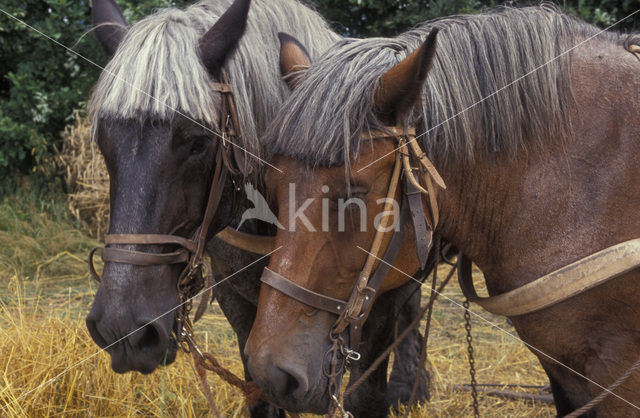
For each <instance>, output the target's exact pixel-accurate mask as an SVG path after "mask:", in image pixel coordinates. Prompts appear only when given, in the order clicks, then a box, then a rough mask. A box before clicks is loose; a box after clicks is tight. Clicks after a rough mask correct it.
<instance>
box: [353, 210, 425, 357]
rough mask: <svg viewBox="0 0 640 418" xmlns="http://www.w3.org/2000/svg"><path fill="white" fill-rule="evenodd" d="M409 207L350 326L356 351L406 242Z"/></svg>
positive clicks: (401, 211)
mask: <svg viewBox="0 0 640 418" xmlns="http://www.w3.org/2000/svg"><path fill="white" fill-rule="evenodd" d="M408 207H409V205H408V204H404V205H402V208H401V209H400V229H398V230H396V231H394V232H393V235H392V236H391V240H390V241H389V245H388V246H387V249H386V250H385V252H384V255H383V256H382V261H381V262H380V263H379V264H378V267H377V268H376V270H375V271H374V272H373V274H372V275H371V279H370V280H369V283H368V284H367V287H366V288H365V292H367V293H368V294H367V296H365V298H364V302H363V303H362V308H361V312H362V313H361V315H360V316H359V317H358V318H356V319H355V320H352V323H351V324H350V325H351V326H350V327H349V346H350V347H351V348H352V349H353V350H355V351H358V349H359V346H360V341H361V340H362V326H363V325H364V323H365V321H366V320H367V318H368V317H369V313H370V312H371V308H372V306H373V302H374V300H375V297H376V294H377V293H378V290H379V289H380V286H382V283H383V282H384V279H386V277H387V275H388V274H389V270H391V266H392V265H393V262H394V261H395V259H396V258H397V257H398V253H399V252H400V247H401V246H402V241H403V240H404V236H405V234H406V232H407V227H408V223H409V208H408ZM427 253H428V252H427Z"/></svg>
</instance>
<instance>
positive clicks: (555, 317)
mask: <svg viewBox="0 0 640 418" xmlns="http://www.w3.org/2000/svg"><path fill="white" fill-rule="evenodd" d="M432 29H439V33H438V36H437V48H436V42H435V33H436V32H435V31H434V32H432V33H433V35H432V36H430V37H429V38H428V39H427V40H426V41H425V39H426V38H427V34H429V33H430V32H431V31H432ZM625 39H627V38H626V37H625V36H624V35H621V34H617V33H612V32H604V33H601V32H600V31H599V30H598V29H597V28H595V27H592V26H590V25H588V24H586V23H584V22H582V21H579V20H577V19H574V18H572V17H570V16H567V15H565V14H563V13H561V12H559V11H558V10H556V9H554V8H552V7H549V6H542V7H531V8H521V9H511V8H506V9H498V10H494V11H492V12H490V13H486V14H481V15H471V16H461V17H460V16H458V17H454V18H443V19H439V20H436V21H433V22H429V23H427V24H425V25H423V26H421V27H419V28H417V29H414V30H412V31H410V32H407V33H405V34H402V35H400V36H398V37H397V38H394V39H381V38H377V39H366V40H353V39H347V40H343V41H339V42H338V43H337V44H336V45H334V46H333V47H332V48H331V49H329V51H327V52H326V53H325V54H323V55H322V57H321V58H320V59H319V60H318V61H317V62H314V63H311V60H310V58H309V57H308V56H307V55H306V54H304V50H303V49H302V48H301V47H300V45H299V44H298V43H297V42H295V41H288V42H285V43H284V44H283V45H282V48H281V58H280V59H281V68H282V70H283V71H284V72H285V74H288V75H289V76H288V79H289V80H291V81H292V83H291V84H292V88H293V90H294V91H293V94H292V96H290V98H289V99H288V100H287V101H286V102H285V104H284V106H283V107H282V109H281V110H280V113H279V115H278V117H276V118H275V119H274V122H273V124H272V127H271V128H270V130H269V131H268V134H267V135H266V137H265V138H264V141H265V144H266V145H267V146H268V147H270V149H271V150H272V151H274V152H275V153H278V154H280V155H279V156H277V157H276V158H275V159H274V164H275V166H276V167H278V168H279V169H280V170H281V171H282V172H283V174H281V173H280V172H277V171H275V170H270V171H269V172H268V174H267V178H266V183H267V188H268V190H269V191H270V193H271V194H272V195H273V196H275V199H276V200H277V202H278V209H279V213H280V222H281V223H282V224H283V225H284V227H285V228H284V229H283V230H279V231H278V234H277V237H276V245H277V246H282V249H281V250H280V251H278V253H277V254H274V256H273V257H272V258H271V260H270V263H269V270H271V273H268V274H267V272H268V271H267V270H265V273H263V277H264V278H267V276H269V277H273V276H274V275H279V276H281V277H284V278H286V279H288V280H290V281H292V282H294V283H295V284H297V285H299V286H301V287H302V288H305V289H308V290H311V291H314V292H316V293H318V294H322V295H325V296H329V297H332V298H334V299H340V300H346V299H347V298H348V297H349V296H350V295H351V294H352V291H353V292H355V290H353V289H354V286H355V284H356V280H357V279H359V274H360V272H361V271H362V270H363V265H364V263H365V260H367V258H368V254H367V250H369V249H370V248H371V246H372V241H373V239H374V235H375V234H376V231H375V228H374V223H375V222H376V217H377V215H378V212H379V211H380V208H381V206H380V202H379V199H382V198H384V197H385V195H386V194H387V192H388V189H389V184H390V179H391V177H392V172H394V167H395V165H394V164H395V161H396V152H395V151H396V147H397V143H396V141H394V139H395V138H394V136H396V135H398V134H397V133H396V134H392V133H388V134H386V135H383V134H371V132H380V131H382V132H390V131H391V130H390V129H389V128H388V127H389V126H401V127H402V126H405V127H415V128H416V131H417V133H418V134H419V135H418V141H419V144H420V146H421V148H422V149H423V150H425V151H426V154H427V156H428V157H429V158H430V159H431V161H433V163H434V165H435V167H436V168H437V169H438V170H439V172H440V174H441V175H442V178H443V179H444V181H445V183H446V189H444V188H437V189H431V190H432V197H434V198H435V199H434V200H435V202H429V200H428V199H427V198H426V195H423V196H424V197H423V204H424V210H425V212H426V213H431V216H432V219H433V211H432V209H433V207H434V204H437V206H438V207H439V209H440V212H439V213H440V217H439V220H438V221H437V225H436V226H435V232H436V233H438V234H440V235H441V236H442V237H444V238H445V239H447V240H449V241H450V242H452V243H453V244H454V245H455V246H457V247H458V248H459V249H460V250H461V251H462V252H463V253H464V254H466V255H467V256H468V257H469V258H471V259H472V260H473V261H474V262H475V263H476V264H477V265H478V266H479V268H480V269H481V270H482V272H483V273H484V275H485V278H486V283H487V287H488V290H489V293H490V294H491V295H497V294H502V293H504V292H507V291H509V290H512V289H515V288H518V287H520V286H522V285H524V284H526V283H528V282H531V281H533V280H535V279H536V278H538V277H540V276H542V275H545V274H547V273H549V272H551V271H554V270H556V269H558V268H560V267H562V266H565V265H568V264H570V263H572V262H574V261H576V260H579V259H581V258H583V257H585V256H588V255H590V254H592V253H595V252H597V251H599V250H602V249H603V248H606V247H609V246H612V245H614V244H617V243H620V242H623V241H626V240H629V239H632V238H638V237H640V217H638V213H639V211H640V119H639V118H638V115H640V61H639V60H638V58H637V57H636V56H634V55H633V54H631V53H629V51H627V50H626V49H625V47H624V42H625ZM306 67H309V68H308V69H306V70H305V71H300V70H301V69H304V68H306ZM292 69H296V70H298V71H295V72H291V73H290V74H289V71H290V70H292ZM345 173H346V179H345ZM345 180H346V181H345ZM423 181H425V180H423ZM291 184H294V185H295V188H294V187H292V186H291ZM422 186H423V187H424V188H427V185H426V184H425V183H422ZM292 190H295V195H292V194H291V191H292ZM401 196H402V187H398V189H397V191H396V193H395V195H394V196H393V197H395V201H397V202H400V201H402V199H403V198H402V197H401ZM350 197H351V198H356V199H358V200H359V201H360V202H361V205H360V209H361V210H360V211H358V210H353V211H351V212H350V214H351V222H346V227H345V225H344V224H343V225H339V222H337V221H335V218H336V212H337V209H338V208H339V206H340V201H341V200H342V202H344V199H346V198H350ZM326 202H328V204H327V203H326ZM292 206H293V207H294V208H295V209H296V210H297V211H303V209H304V211H303V214H304V219H303V218H302V216H299V217H296V218H293V219H292V218H288V217H287V216H286V214H287V213H290V212H291V207H292ZM296 213H299V214H300V213H302V212H296ZM362 224H364V225H365V226H367V227H368V228H362V227H361V225H362ZM326 225H328V227H324V228H323V226H326ZM359 225H360V227H358V226H359ZM401 227H404V226H401ZM390 239H391V238H390V236H389V234H387V235H385V238H384V242H383V245H382V248H385V246H386V245H387V244H388V242H389V240H390ZM415 240H416V236H415V234H414V232H413V229H412V228H407V231H406V234H405V235H404V239H403V241H402V242H401V247H400V250H399V252H398V255H397V257H396V258H395V260H394V262H393V267H394V269H391V270H390V272H389V273H388V275H387V276H386V278H385V280H384V282H383V283H382V285H381V287H380V288H379V291H378V292H377V295H379V294H381V293H384V292H386V291H388V290H390V289H393V288H395V287H397V286H399V285H401V284H403V283H405V282H407V280H408V278H407V277H408V275H411V274H412V273H413V272H414V271H416V270H417V269H418V268H419V263H418V258H417V257H416V242H415ZM276 287H279V286H276ZM639 306H640V271H638V270H633V271H631V272H629V273H627V274H624V275H622V276H619V277H617V278H615V279H612V280H610V281H608V282H606V283H605V284H602V285H600V286H598V287H595V288H592V289H590V290H588V291H586V292H584V293H582V294H580V295H578V296H574V297H572V298H570V299H568V300H565V301H563V302H560V303H557V304H555V305H554V306H551V307H548V308H545V309H542V310H539V311H537V312H534V313H529V314H525V315H519V316H514V317H511V318H510V319H511V320H512V321H513V325H514V326H515V328H516V330H517V332H518V334H519V336H520V337H521V338H522V339H523V340H524V341H525V342H527V343H528V344H530V345H531V346H533V347H536V348H537V349H538V350H539V351H534V354H536V355H537V356H538V358H539V360H540V362H541V363H542V365H543V367H544V369H545V371H546V372H547V375H548V377H549V379H550V382H551V386H552V390H553V394H554V399H555V403H556V407H557V411H558V414H560V415H562V414H566V413H568V412H570V411H572V410H574V409H575V408H577V407H579V406H581V405H584V404H585V403H586V402H588V401H589V400H590V399H592V398H593V397H594V396H596V395H597V394H599V393H600V392H601V391H602V386H604V387H606V386H607V385H609V384H611V383H612V382H613V381H614V380H615V379H616V378H617V377H618V376H620V375H621V374H623V373H624V372H625V370H627V369H628V368H629V367H630V366H631V365H632V364H633V363H634V361H635V360H636V359H637V358H638V357H639V356H640V308H639ZM338 309H339V308H338ZM375 310H376V307H375V306H374V308H373V311H375ZM336 317H337V316H336V315H335V314H332V313H330V312H327V311H325V310H323V309H314V308H312V307H310V306H308V304H307V303H302V302H300V301H299V300H296V298H293V297H291V295H287V294H285V292H283V291H281V290H276V288H274V287H272V286H270V285H263V286H262V288H261V290H260V299H259V304H258V313H257V317H256V321H255V323H254V325H253V328H252V330H251V334H250V336H249V340H248V341H247V345H246V348H245V353H246V355H247V357H248V364H249V370H250V372H251V374H252V376H253V377H254V378H255V379H256V380H257V382H258V383H259V384H260V385H261V386H262V388H263V389H264V390H265V391H268V393H269V394H270V395H271V396H272V397H273V399H275V400H277V402H279V404H281V405H283V406H285V407H286V408H288V409H291V410H293V411H295V410H313V411H316V412H324V411H326V410H327V409H328V408H329V397H328V388H327V383H328V378H327V374H326V370H325V372H324V373H323V366H324V367H326V365H324V363H325V360H326V353H327V351H328V350H329V349H330V347H331V340H330V331H331V330H332V327H333V325H334V323H335V322H336ZM343 337H344V339H345V340H348V338H349V336H348V335H344V336H343ZM569 368H570V369H572V370H573V371H572V370H569ZM574 371H575V372H577V373H579V374H581V375H582V376H580V375H579V374H577V373H575V372H574ZM280 380H285V381H288V382H289V383H288V385H280V384H278V385H274V383H273V382H274V381H280ZM597 385H601V386H597ZM639 386H640V373H637V374H634V375H632V376H631V377H630V378H629V379H628V380H627V381H626V382H625V383H624V384H623V385H622V386H620V387H619V388H618V389H617V390H616V391H615V394H616V395H617V396H613V395H610V396H608V397H606V398H605V399H604V401H602V402H601V403H600V404H599V405H598V406H597V408H596V409H595V410H594V411H592V413H597V414H598V415H607V416H631V415H638V413H640V410H639V409H638V408H640V391H638V387H639ZM274 388H278V389H274ZM279 388H281V389H279Z"/></svg>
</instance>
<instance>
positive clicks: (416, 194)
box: [404, 176, 433, 270]
mask: <svg viewBox="0 0 640 418" xmlns="http://www.w3.org/2000/svg"><path fill="white" fill-rule="evenodd" d="M404 187H405V192H404V194H405V196H406V197H407V204H408V206H409V211H410V212H411V221H412V223H413V230H414V232H415V236H416V252H417V254H418V261H419V262H420V268H421V269H423V270H424V268H425V266H426V265H427V259H428V258H429V250H430V248H431V242H432V239H433V231H432V230H431V228H430V227H429V228H427V219H426V218H425V216H424V207H423V206H422V192H420V190H418V189H417V188H416V187H415V186H414V185H413V183H411V181H409V178H408V177H407V176H405V177H404Z"/></svg>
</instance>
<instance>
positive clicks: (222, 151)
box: [89, 71, 239, 338]
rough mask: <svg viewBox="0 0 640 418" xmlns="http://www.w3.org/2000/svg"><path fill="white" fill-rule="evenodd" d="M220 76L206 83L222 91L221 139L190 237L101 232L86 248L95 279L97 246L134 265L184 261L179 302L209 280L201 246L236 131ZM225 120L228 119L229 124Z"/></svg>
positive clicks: (108, 257) (111, 258)
mask: <svg viewBox="0 0 640 418" xmlns="http://www.w3.org/2000/svg"><path fill="white" fill-rule="evenodd" d="M222 80H223V81H224V82H223V83H215V82H212V83H210V87H211V90H212V91H215V92H219V93H221V94H222V95H223V100H222V109H221V114H220V116H221V117H220V134H221V136H222V142H221V143H220V144H219V145H218V149H217V151H216V157H215V159H216V161H215V169H214V170H215V171H214V174H213V179H212V181H211V187H210V190H209V197H208V200H207V206H206V209H205V213H204V216H203V219H202V223H201V224H200V226H199V227H198V228H197V229H196V231H195V233H194V234H193V236H192V237H191V238H185V237H181V236H177V235H167V234H107V235H106V236H105V247H96V248H93V249H92V250H91V251H90V252H89V270H90V273H91V275H92V276H93V278H94V279H96V280H97V281H100V276H99V275H98V273H97V272H96V269H95V266H94V265H93V256H94V254H95V252H96V251H97V250H99V249H101V250H102V260H103V261H104V262H114V263H121V264H132V265H136V266H152V265H164V264H186V266H185V268H184V270H183V271H182V273H181V274H180V276H179V279H178V293H179V296H180V299H181V302H184V301H186V300H188V299H190V298H191V297H193V296H195V295H196V294H197V293H198V292H199V291H200V289H202V288H203V287H204V286H205V282H210V281H212V280H213V277H212V273H211V268H210V267H208V266H207V268H206V273H207V277H206V278H203V276H202V274H203V267H204V263H203V255H204V249H205V244H206V241H207V233H208V231H209V226H210V225H211V222H212V221H213V218H214V216H215V213H216V211H217V209H218V206H219V203H220V199H221V196H222V191H223V190H224V185H225V183H226V179H227V175H228V174H229V172H231V173H235V169H234V168H232V167H231V163H230V161H229V156H228V153H229V147H228V143H227V140H228V139H229V138H232V137H235V136H237V134H238V132H239V126H238V117H237V113H236V108H235V103H234V101H233V93H232V87H231V85H230V84H229V82H228V79H227V76H226V73H225V72H224V71H223V72H222ZM229 122H231V126H230V124H229ZM111 245H178V246H180V248H179V249H178V250H176V251H173V252H169V253H151V252H146V251H134V250H129V249H122V248H113V247H108V246H111ZM205 299H210V292H207V294H205V295H204V296H203V298H202V303H205ZM202 303H201V307H202ZM186 305H188V306H185V305H183V306H185V308H184V309H179V310H178V311H179V312H178V313H177V317H178V319H179V321H178V322H179V327H181V326H182V324H183V321H185V319H186V321H188V309H190V307H191V305H190V304H186ZM201 307H200V308H199V309H198V312H197V313H196V319H197V318H198V317H199V316H200V315H201V314H202V312H203V310H202V309H201ZM205 307H206V305H205ZM182 311H184V312H182ZM185 316H186V318H185ZM189 325H190V324H189ZM179 331H182V330H179ZM176 336H177V337H178V338H181V335H180V332H177V333H176Z"/></svg>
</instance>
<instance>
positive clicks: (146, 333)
mask: <svg viewBox="0 0 640 418" xmlns="http://www.w3.org/2000/svg"><path fill="white" fill-rule="evenodd" d="M164 336H165V333H164V332H163V331H162V329H161V328H160V326H159V325H157V324H155V323H151V324H146V325H145V326H144V327H142V329H138V330H136V331H135V332H134V333H133V334H131V335H130V336H129V343H130V344H131V346H132V347H134V348H136V349H138V350H140V351H142V352H146V353H149V352H155V351H157V350H158V348H159V347H160V346H163V345H164V344H163V342H164V340H165V339H167V340H168V336H167V338H163V337H164Z"/></svg>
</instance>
